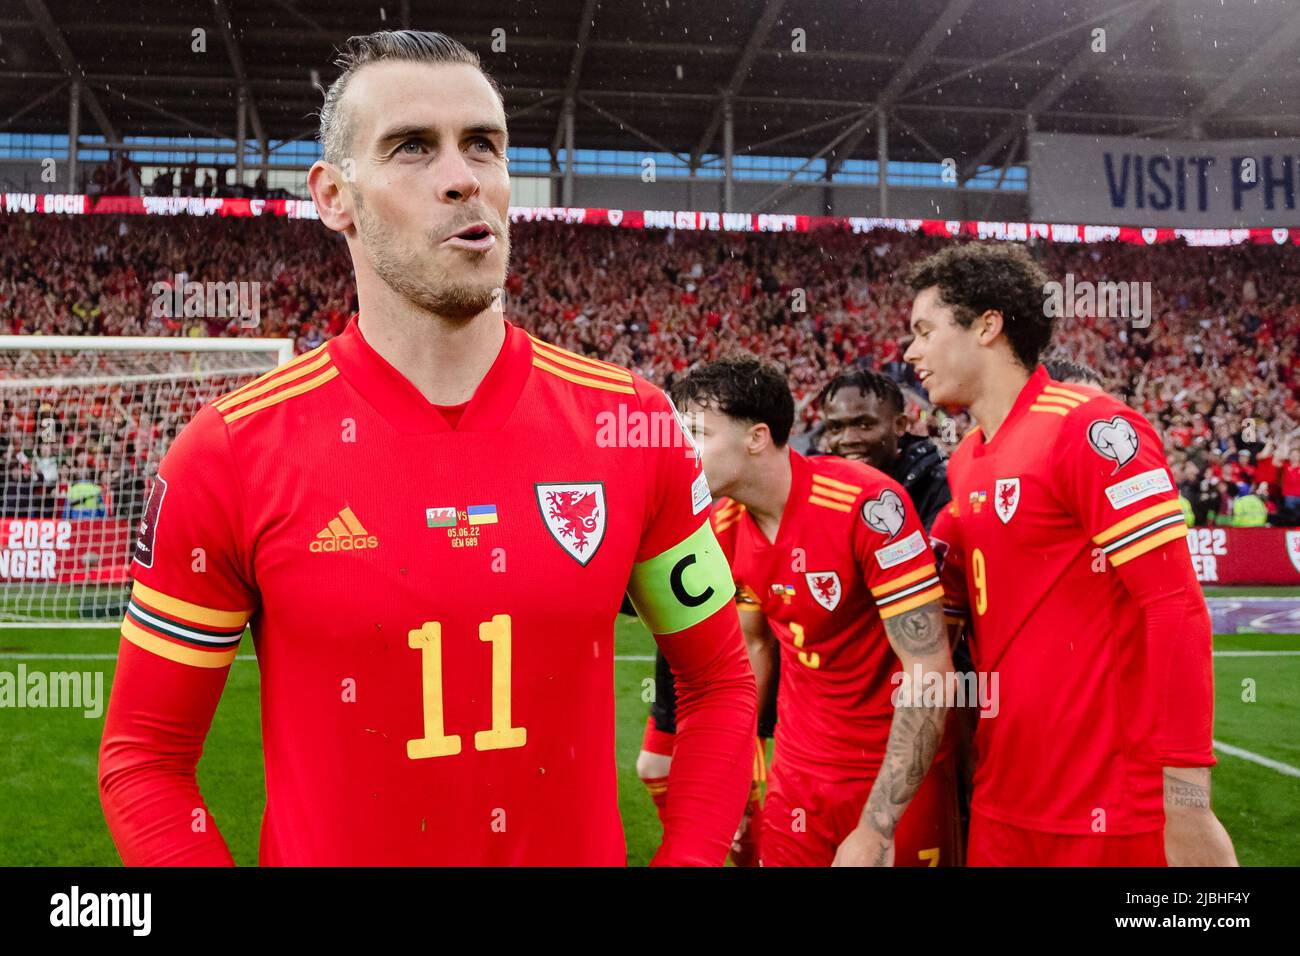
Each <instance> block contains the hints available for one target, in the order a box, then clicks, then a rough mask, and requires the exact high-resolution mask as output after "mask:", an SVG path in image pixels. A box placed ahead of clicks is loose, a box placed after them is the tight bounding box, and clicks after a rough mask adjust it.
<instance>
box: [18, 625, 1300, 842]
mask: <svg viewBox="0 0 1300 956" xmlns="http://www.w3.org/2000/svg"><path fill="white" fill-rule="evenodd" d="M117 640H118V638H117V634H116V632H114V631H111V630H107V629H87V628H74V627H69V628H59V629H44V630H40V629H30V630H23V629H18V628H10V629H3V630H0V671H10V672H14V671H15V670H16V669H17V666H18V664H19V663H26V665H27V667H28V668H29V669H41V670H74V669H75V670H98V671H102V672H103V674H104V686H105V692H106V693H107V690H108V688H109V687H110V686H111V685H112V679H113V666H114V661H113V659H112V657H113V655H114V654H115V652H116V649H117ZM1215 649H1216V650H1220V651H1223V650H1237V651H1240V650H1260V651H1284V650H1286V651H1300V635H1268V634H1252V635H1233V636H1220V637H1217V638H1216V639H1215ZM244 653H245V654H247V653H248V651H245V652H244ZM616 653H617V655H619V658H620V659H619V660H618V661H617V662H616V663H615V668H616V671H615V688H616V691H617V694H618V700H617V720H618V734H617V763H618V775H619V805H620V809H621V810H622V814H623V824H624V828H625V831H626V834H627V850H628V863H629V864H631V865H633V866H641V865H644V864H645V863H647V862H648V861H649V859H650V857H651V856H652V855H653V853H654V850H655V847H656V846H657V844H658V840H659V832H660V831H659V821H658V818H657V817H656V815H655V811H654V806H653V805H652V804H651V802H650V798H649V796H648V795H647V794H646V792H645V789H644V788H643V787H642V786H641V783H640V781H639V780H638V779H637V776H636V769H635V767H636V755H637V751H638V750H639V747H640V742H641V733H642V729H643V727H644V724H645V717H646V704H645V702H644V701H643V700H642V688H643V681H644V679H645V678H648V677H653V674H654V665H653V662H652V661H651V660H649V658H650V657H651V655H653V653H654V642H653V640H652V639H651V637H650V635H649V634H648V633H647V632H646V631H645V629H644V628H643V627H642V626H641V624H640V622H639V621H636V620H632V619H628V618H623V617H620V619H619V624H618V628H617V632H616ZM29 654H40V655H46V654H68V655H78V656H82V655H102V656H101V657H100V658H98V659H95V658H92V659H89V660H87V659H81V660H76V659H64V660H59V659H45V660H33V659H26V658H24V657H22V656H16V655H29ZM1214 663H1215V678H1216V696H1217V700H1216V716H1215V737H1216V739H1217V740H1219V741H1223V742H1225V743H1228V744H1231V745H1233V746H1235V747H1238V748H1242V749H1244V750H1247V751H1251V752H1253V753H1255V754H1259V755H1262V756H1264V757H1268V758H1271V759H1273V760H1276V761H1280V762H1282V763H1284V764H1288V765H1290V766H1292V767H1296V766H1300V738H1297V735H1296V733H1295V728H1296V727H1297V726H1300V656H1267V657H1261V656H1240V657H1222V656H1221V657H1216V658H1215V662H1214ZM1252 692H1253V693H1252ZM1251 697H1253V700H1251V699H1249V698H1251ZM102 732H103V717H102V716H101V717H100V718H98V719H87V718H85V717H83V716H82V714H81V712H80V711H71V710H4V711H0V866H24V865H37V866H59V865H73V866H110V865H116V864H118V863H119V862H120V861H119V859H118V856H117V852H116V850H115V849H114V847H113V843H112V841H111V839H110V838H109V835H108V831H107V829H106V828H105V825H104V819H103V815H102V812H101V810H100V806H99V796H98V791H97V788H96V785H95V768H96V758H97V750H98V745H99V739H100V735H101V733H102ZM260 754H261V741H260V721H259V716H258V675H257V666H256V664H255V663H254V662H252V661H251V660H248V661H245V660H241V661H237V662H236V663H235V665H234V667H233V670H232V672H231V675H230V680H229V682H228V683H227V685H226V692H225V695H224V696H223V698H222V700H221V706H220V708H219V709H218V711H217V715H216V719H215V721H214V723H213V727H212V732H211V734H210V735H209V737H208V743H207V747H206V750H205V753H204V757H203V760H202V761H201V762H200V764H199V785H200V787H201V788H202V790H203V793H204V795H205V796H206V798H207V800H208V804H209V807H210V809H211V811H212V813H213V816H214V817H215V819H216V820H218V821H219V823H220V826H221V830H222V833H223V834H224V836H225V837H226V840H227V842H228V843H229V845H230V848H231V852H232V853H233V854H234V857H235V860H236V862H237V863H239V864H241V865H253V864H256V862H257V841H258V829H259V826H260V824H261V812H262V806H263V803H264V801H265V793H264V790H263V777H262V762H261V759H260ZM254 755H258V756H257V757H256V758H255V757H254ZM1214 803H1215V808H1216V810H1217V811H1218V813H1219V816H1220V818H1221V819H1222V820H1223V822H1224V825H1225V826H1227V828H1228V832H1229V833H1231V834H1232V837H1233V840H1234V841H1235V843H1236V847H1237V853H1238V856H1239V857H1240V859H1241V862H1242V864H1243V865H1246V866H1251V865H1257V866H1258V865H1274V866H1296V865H1300V778H1297V777H1293V776H1287V775H1285V774H1283V773H1279V772H1278V771H1277V770H1274V769H1271V768H1268V767H1265V766H1261V765H1259V764H1257V763H1254V762H1251V761H1249V760H1246V759H1242V758H1239V757H1234V756H1228V755H1226V754H1219V765H1218V767H1217V768H1216V770H1215V773H1214Z"/></svg>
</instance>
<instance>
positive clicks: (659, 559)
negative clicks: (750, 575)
mask: <svg viewBox="0 0 1300 956" xmlns="http://www.w3.org/2000/svg"><path fill="white" fill-rule="evenodd" d="M627 593H628V597H630V598H631V599H632V605H633V607H635V608H636V612H637V614H639V615H641V620H642V621H644V622H645V626H646V627H648V628H649V629H650V632H651V633H652V634H675V633H677V632H678V631H684V630H686V628H688V627H691V626H692V625H694V624H699V623H700V621H703V620H704V619H706V618H708V617H709V616H711V615H712V614H713V613H714V612H715V611H717V610H718V608H720V607H723V606H724V605H726V604H729V603H731V601H732V600H733V599H734V598H735V596H736V585H735V584H734V583H733V582H732V580H731V568H730V567H729V566H728V565H727V558H726V556H725V555H724V554H723V553H722V547H721V545H719V544H718V539H717V538H715V537H714V536H713V528H712V526H711V525H710V524H709V523H708V522H707V521H706V522H704V524H702V525H700V526H699V528H697V529H696V530H695V533H694V534H692V535H691V536H690V537H688V538H686V539H685V540H683V541H679V542H678V543H677V544H675V545H673V546H672V547H671V548H669V549H668V550H667V551H665V552H664V553H663V554H660V555H656V556H655V557H653V558H650V559H649V560H648V561H641V562H639V563H637V564H634V565H632V580H631V581H630V582H629V583H628V588H627Z"/></svg>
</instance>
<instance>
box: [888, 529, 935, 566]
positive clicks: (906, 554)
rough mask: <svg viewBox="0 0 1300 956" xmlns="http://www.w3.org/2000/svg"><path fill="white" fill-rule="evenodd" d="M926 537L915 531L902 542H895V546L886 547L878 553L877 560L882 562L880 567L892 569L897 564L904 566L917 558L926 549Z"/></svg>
mask: <svg viewBox="0 0 1300 956" xmlns="http://www.w3.org/2000/svg"><path fill="white" fill-rule="evenodd" d="M926 547H927V546H926V543H925V535H923V534H921V532H920V531H913V532H912V533H911V534H909V535H908V536H907V537H906V538H904V539H903V540H902V541H895V542H894V543H893V544H890V545H886V546H885V547H883V548H880V549H878V550H877V551H876V560H877V561H879V562H880V567H881V568H882V569H883V568H892V567H893V566H894V565H896V564H902V563H903V562H904V561H907V560H908V559H910V558H914V557H916V556H917V555H918V554H921V553H923V552H924V551H925V549H926Z"/></svg>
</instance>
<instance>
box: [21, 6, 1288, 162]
mask: <svg viewBox="0 0 1300 956" xmlns="http://www.w3.org/2000/svg"><path fill="white" fill-rule="evenodd" d="M124 7H126V8H127V9H123V8H124ZM406 24H409V25H411V26H413V27H416V28H423V29H437V30H441V31H443V32H446V33H449V34H450V35H452V36H454V37H456V38H457V39H460V40H461V41H463V42H464V43H466V44H467V45H468V46H470V47H471V48H473V49H475V50H477V51H478V52H479V53H480V54H481V56H482V57H483V60H484V63H485V65H486V66H487V67H488V68H489V69H490V70H491V72H492V73H493V74H494V75H495V76H496V77H497V78H498V79H499V80H500V82H501V83H502V85H503V86H504V87H505V90H506V96H507V110H508V112H509V113H510V115H511V120H510V123H511V140H512V143H513V144H515V145H518V146H542V147H549V148H551V149H555V148H557V147H559V146H560V145H561V144H562V130H563V120H562V112H563V104H564V102H565V99H566V97H572V98H573V101H574V103H575V121H574V122H575V127H576V130H577V133H576V136H575V143H576V145H577V146H579V147H582V148H588V149H591V148H598V149H629V148H632V149H643V148H645V146H646V145H647V144H651V145H653V147H654V148H655V149H657V150H661V151H673V152H677V153H679V154H682V155H701V154H713V153H718V152H720V151H721V149H722V134H721V128H722V125H723V124H722V117H723V114H724V101H725V100H726V99H727V97H728V96H729V97H730V102H731V105H732V111H733V116H734V130H735V144H736V145H735V148H736V150H737V152H742V151H754V152H761V153H764V154H767V155H796V156H805V157H806V156H814V155H816V156H819V157H821V156H825V157H828V158H832V159H838V160H842V159H845V158H848V157H849V156H854V157H863V158H873V157H874V156H875V153H876V141H875V133H874V130H875V122H874V115H875V114H874V110H875V109H876V108H877V107H880V106H885V107H887V108H888V111H889V117H890V119H889V155H890V158H891V159H893V160H918V161H931V162H933V161H936V160H939V159H942V158H945V157H953V158H955V160H956V162H957V163H958V164H959V166H960V167H961V168H962V170H963V171H964V172H969V171H973V170H974V169H975V168H976V167H977V166H979V165H981V164H994V165H996V164H999V163H1002V162H1004V161H1006V160H1008V159H1010V160H1013V161H1018V160H1019V159H1021V158H1022V157H1023V148H1024V146H1023V143H1024V133H1025V128H1026V123H1027V120H1026V117H1027V115H1030V114H1032V115H1033V117H1034V122H1035V123H1036V128H1037V129H1039V130H1050V131H1061V132H1093V133H1128V134H1132V133H1142V134H1147V135H1186V134H1188V133H1191V132H1192V131H1194V130H1195V132H1196V133H1198V134H1201V135H1204V136H1206V137H1209V138H1215V137H1221V136H1242V135H1244V136H1256V135H1258V136H1273V135H1296V134H1297V132H1298V131H1300V112H1298V111H1297V109H1296V108H1295V107H1294V105H1293V104H1294V103H1296V102H1300V63H1297V58H1298V52H1300V4H1296V3H1294V2H1289V0H1258V2H1255V3H1250V4H1246V3H1245V2H1244V0H1233V2H1223V0H1071V2H1069V3H1058V2H1047V0H1043V2H1036V0H980V2H978V3H977V2H974V0H709V2H701V0H569V2H566V3H562V4H560V3H553V2H547V0H533V2H524V3H518V2H508V0H476V2H464V0H462V2H458V3H449V2H435V0H374V2H371V3H366V4H358V3H356V2H355V0H310V2H307V0H168V2H166V3H160V2H140V3H138V4H136V5H135V9H133V10H132V9H129V5H127V4H123V3H120V2H117V0H0V81H2V82H0V129H3V130H7V131H11V132H33V133H64V132H66V131H67V128H68V118H69V109H68V89H67V84H68V81H69V79H70V77H72V76H80V77H83V82H84V86H83V93H82V104H83V111H82V120H81V131H82V133H83V135H97V134H104V135H106V136H107V137H108V140H109V142H117V141H121V140H122V139H123V138H124V137H127V136H139V135H150V136H177V135H180V136H184V135H202V136H203V137H205V138H206V137H210V136H217V137H221V138H232V139H233V138H234V137H235V134H236V115H237V109H236V103H237V96H238V91H239V89H240V88H241V87H243V88H244V89H245V90H246V91H247V93H246V96H247V104H248V108H247V113H246V116H247V118H248V127H247V130H248V138H249V139H256V140H261V139H263V138H269V139H271V140H279V139H293V138H306V137H310V136H312V135H314V132H315V119H314V115H313V114H314V111H315V110H316V109H317V108H318V107H319V105H320V101H321V97H320V94H319V92H318V91H317V90H315V89H314V88H313V85H312V73H311V71H312V70H317V71H318V73H319V79H320V80H321V81H322V82H324V83H328V82H329V81H330V80H331V79H332V78H333V77H334V76H335V75H336V73H337V71H336V69H335V68H334V67H333V66H332V65H331V61H332V59H333V49H334V47H335V46H336V44H338V43H339V42H341V41H342V40H343V39H345V38H346V37H348V36H350V35H352V34H356V33H365V32H369V31H372V30H377V29H384V28H396V27H400V26H402V25H406ZM198 28H203V29H204V30H206V47H207V48H206V52H193V51H192V49H191V46H192V43H193V34H192V31H194V30H196V29H198ZM1097 28H1101V29H1104V30H1105V32H1106V36H1105V43H1106V50H1105V52H1094V51H1093V50H1092V46H1093V44H1094V36H1093V33H1092V31H1093V30H1094V29H1097ZM497 29H500V30H502V31H504V34H503V36H504V41H505V50H504V51H503V52H494V50H493V31H494V30H497ZM796 31H803V38H804V40H803V42H804V44H805V47H806V48H805V49H804V50H803V51H800V52H797V51H795V50H794V49H793V47H794V46H795V45H797V43H798V38H799V35H798V34H797V33H796Z"/></svg>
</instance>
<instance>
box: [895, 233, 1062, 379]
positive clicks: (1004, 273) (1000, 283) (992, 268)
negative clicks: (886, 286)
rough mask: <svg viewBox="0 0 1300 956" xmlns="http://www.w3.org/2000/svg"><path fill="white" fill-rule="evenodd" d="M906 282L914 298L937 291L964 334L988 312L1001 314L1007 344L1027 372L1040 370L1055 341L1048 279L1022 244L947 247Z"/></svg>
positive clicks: (965, 244)
mask: <svg viewBox="0 0 1300 956" xmlns="http://www.w3.org/2000/svg"><path fill="white" fill-rule="evenodd" d="M907 281H908V285H910V286H911V287H912V291H914V292H921V291H922V290H924V289H929V288H931V287H936V288H938V290H939V300H940V302H941V303H942V304H944V305H946V306H949V307H950V308H951V309H952V313H953V318H954V319H955V320H956V322H957V324H958V325H961V326H963V327H965V328H969V327H970V324H971V323H972V322H974V321H975V319H976V318H977V317H978V316H980V315H981V314H983V313H984V312H987V311H990V310H991V311H994V312H1001V313H1002V323H1003V329H1004V331H1005V332H1006V336H1007V342H1008V343H1010V345H1011V351H1012V352H1013V353H1015V356H1016V359H1017V361H1019V362H1020V364H1021V365H1023V366H1024V367H1025V368H1028V369H1032V368H1033V367H1034V366H1035V365H1037V364H1038V356H1039V355H1041V354H1042V352H1043V349H1045V348H1046V347H1047V344H1048V342H1050V341H1051V339H1052V316H1050V315H1048V314H1047V311H1048V310H1047V309H1046V308H1045V303H1046V298H1047V292H1046V286H1047V281H1048V279H1047V273H1046V272H1044V271H1043V268H1042V267H1041V266H1040V265H1039V264H1038V263H1037V262H1035V261H1034V260H1033V258H1032V257H1031V256H1030V255H1029V251H1028V250H1027V249H1026V248H1025V247H1024V246H1022V245H1020V244H1019V243H1015V242H968V243H962V244H960V245H954V246H947V247H945V248H943V249H941V250H939V251H938V252H936V253H934V254H933V255H931V256H929V257H927V258H926V259H923V260H922V261H921V262H918V263H917V264H916V265H915V266H913V267H912V270H911V272H910V273H909V275H908V277H907Z"/></svg>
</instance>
